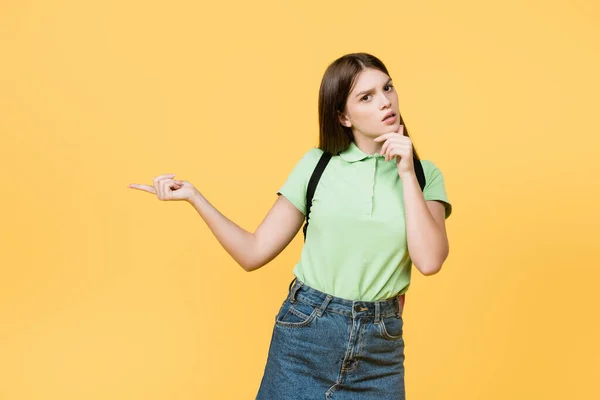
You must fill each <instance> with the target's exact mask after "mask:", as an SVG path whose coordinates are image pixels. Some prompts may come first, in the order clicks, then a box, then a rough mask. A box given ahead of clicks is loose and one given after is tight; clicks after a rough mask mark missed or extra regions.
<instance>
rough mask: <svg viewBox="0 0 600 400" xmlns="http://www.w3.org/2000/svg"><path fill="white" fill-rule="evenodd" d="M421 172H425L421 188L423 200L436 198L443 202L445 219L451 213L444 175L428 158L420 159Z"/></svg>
mask: <svg viewBox="0 0 600 400" xmlns="http://www.w3.org/2000/svg"><path fill="white" fill-rule="evenodd" d="M421 165H423V172H424V173H425V181H426V182H425V187H424V188H423V197H424V198H425V201H429V200H438V201H441V202H443V203H444V206H445V207H446V217H445V218H446V219H448V217H449V216H450V214H452V204H450V201H449V200H448V196H447V194H446V186H445V184H444V176H443V175H442V172H441V171H440V169H439V168H438V167H436V165H435V164H434V163H433V162H431V161H428V160H421Z"/></svg>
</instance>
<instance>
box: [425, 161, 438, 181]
mask: <svg viewBox="0 0 600 400" xmlns="http://www.w3.org/2000/svg"><path fill="white" fill-rule="evenodd" d="M421 166H422V167H423V172H424V173H425V177H426V178H427V177H434V176H437V175H442V171H441V170H440V168H439V167H438V166H437V165H436V164H435V163H434V162H433V161H431V160H421Z"/></svg>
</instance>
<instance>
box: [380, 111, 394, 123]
mask: <svg viewBox="0 0 600 400" xmlns="http://www.w3.org/2000/svg"><path fill="white" fill-rule="evenodd" d="M394 115H396V114H395V113H394V112H393V111H390V112H389V113H387V114H385V117H383V119H382V121H385V120H386V119H388V118H390V117H393V116H394Z"/></svg>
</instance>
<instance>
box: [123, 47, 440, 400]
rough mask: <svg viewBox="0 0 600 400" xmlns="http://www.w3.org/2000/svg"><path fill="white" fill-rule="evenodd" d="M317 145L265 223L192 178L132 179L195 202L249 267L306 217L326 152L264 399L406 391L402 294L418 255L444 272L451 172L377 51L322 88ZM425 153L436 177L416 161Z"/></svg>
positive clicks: (337, 68) (347, 64)
mask: <svg viewBox="0 0 600 400" xmlns="http://www.w3.org/2000/svg"><path fill="white" fill-rule="evenodd" d="M319 128H320V144H319V147H318V148H313V149H310V150H308V151H307V152H306V153H305V154H304V156H303V157H302V158H301V159H300V160H299V162H298V163H297V164H296V166H295V167H294V169H293V170H292V171H291V173H290V175H289V176H288V178H287V180H286V182H285V183H284V185H283V186H282V187H281V189H280V191H279V192H278V193H277V194H278V198H277V200H276V202H275V204H274V205H273V208H272V209H271V210H270V211H269V213H268V214H267V215H266V217H265V218H264V220H263V221H262V222H261V224H260V226H259V227H258V228H257V229H256V231H255V232H254V233H250V232H247V231H245V230H243V229H242V228H240V227H239V226H238V225H236V224H235V223H234V222H232V221H230V220H229V219H227V218H226V217H225V216H223V215H222V214H221V213H220V212H219V211H218V210H217V209H216V208H215V207H213V206H212V205H211V204H210V203H209V202H208V200H206V198H204V197H203V196H202V194H201V193H200V192H199V191H198V190H197V189H196V188H194V186H192V184H190V183H189V182H187V181H180V180H175V179H174V175H161V176H158V177H156V178H155V179H154V186H147V185H137V184H132V185H130V187H132V188H135V189H141V190H144V191H147V192H150V193H152V194H156V195H157V196H158V198H159V199H160V200H186V201H189V202H190V203H191V204H192V205H193V206H194V207H195V208H196V210H197V211H198V213H199V214H200V216H201V217H202V218H203V219H204V221H206V223H207V225H208V227H209V228H210V229H211V231H212V232H213V234H214V235H215V237H216V238H217V240H218V241H219V242H220V243H221V245H222V246H223V247H224V248H225V250H226V251H227V252H228V253H229V254H230V255H231V256H232V257H233V258H234V259H235V260H236V261H237V262H238V263H239V264H240V265H241V266H242V268H244V269H245V270H246V271H253V270H256V269H258V268H260V267H262V266H264V265H265V264H267V263H268V262H269V261H271V260H272V259H273V258H275V257H276V256H277V255H278V254H279V253H280V252H281V251H282V250H283V249H284V248H285V247H286V246H287V245H288V244H289V243H290V241H291V240H292V239H293V238H294V237H295V235H296V234H297V233H298V231H299V230H300V228H301V227H302V224H303V221H304V219H305V214H306V212H307V207H306V206H307V205H306V190H307V186H308V182H309V180H310V177H311V175H312V173H313V171H314V170H315V167H316V165H317V163H318V162H319V159H320V158H321V155H322V154H323V153H324V152H326V153H328V154H331V155H332V157H331V159H330V161H329V163H328V164H327V165H326V167H325V169H324V172H323V174H322V176H321V178H320V180H319V181H318V184H317V186H316V191H315V192H314V197H313V199H312V205H311V208H310V212H309V222H310V223H309V225H308V229H307V231H306V239H305V244H304V247H303V249H302V253H301V256H300V259H299V261H298V263H297V264H296V265H295V268H294V270H293V273H294V279H293V280H292V282H291V284H290V287H289V293H288V295H287V297H286V299H285V300H284V302H283V304H282V305H281V308H280V310H279V312H278V313H277V315H276V317H275V326H274V330H273V334H272V338H271V344H270V348H269V354H268V359H267V363H266V367H265V371H264V375H263V378H262V382H261V385H260V388H259V390H258V395H257V399H269V400H284V399H285V400H293V399H323V398H325V399H339V400H342V399H360V400H370V399H378V400H386V399H394V400H397V399H404V398H405V386H404V339H403V335H402V333H403V319H402V310H403V306H404V303H403V301H402V300H403V298H404V294H405V293H406V291H407V290H408V287H409V284H410V276H411V266H412V265H414V266H415V268H417V270H419V272H420V273H422V274H423V275H432V274H435V273H437V272H438V271H439V270H440V268H441V267H442V264H443V262H444V261H445V259H446V257H447V256H448V238H447V235H446V227H445V220H446V219H447V218H448V217H449V216H450V214H451V212H452V206H451V205H450V202H449V201H448V198H447V196H446V190H445V186H444V179H443V176H442V173H441V172H440V170H439V169H438V168H437V167H436V166H435V165H434V164H433V163H432V162H431V161H426V160H419V159H418V155H417V153H416V151H415V150H414V148H413V145H412V142H411V139H410V137H409V135H408V131H407V130H406V127H405V126H404V121H403V119H402V116H401V115H400V111H399V105H398V94H397V93H396V90H395V89H394V86H393V84H392V80H391V78H390V74H389V73H388V71H387V69H386V67H385V66H384V64H383V63H382V62H381V61H380V60H379V59H378V58H376V57H374V56H372V55H370V54H366V53H353V54H347V55H345V56H343V57H340V58H339V59H337V60H335V61H334V62H333V63H332V64H330V65H329V67H328V68H327V70H326V71H325V74H324V76H323V80H322V82H321V87H320V91H319ZM415 161H417V162H420V165H421V166H422V170H423V172H424V176H425V178H426V184H425V186H424V188H423V189H421V186H420V184H419V181H418V179H417V174H416V172H415V165H416V163H415Z"/></svg>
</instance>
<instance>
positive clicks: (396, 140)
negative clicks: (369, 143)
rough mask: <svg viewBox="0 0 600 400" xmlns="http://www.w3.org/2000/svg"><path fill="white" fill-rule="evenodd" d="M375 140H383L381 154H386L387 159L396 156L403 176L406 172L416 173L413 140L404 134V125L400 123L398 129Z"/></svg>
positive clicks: (400, 173) (399, 170) (397, 164)
mask: <svg viewBox="0 0 600 400" xmlns="http://www.w3.org/2000/svg"><path fill="white" fill-rule="evenodd" d="M373 140H374V141H376V142H383V145H382V146H381V151H380V152H379V154H381V155H385V160H386V161H389V160H391V159H392V158H395V160H396V166H397V167H398V174H399V175H400V177H401V178H402V176H404V175H406V174H410V173H413V174H414V173H415V167H414V164H413V146H412V141H411V140H410V138H409V137H408V136H406V135H405V134H404V125H400V127H399V129H398V131H394V132H388V133H384V134H383V135H380V136H378V137H376V138H375V139H373Z"/></svg>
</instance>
